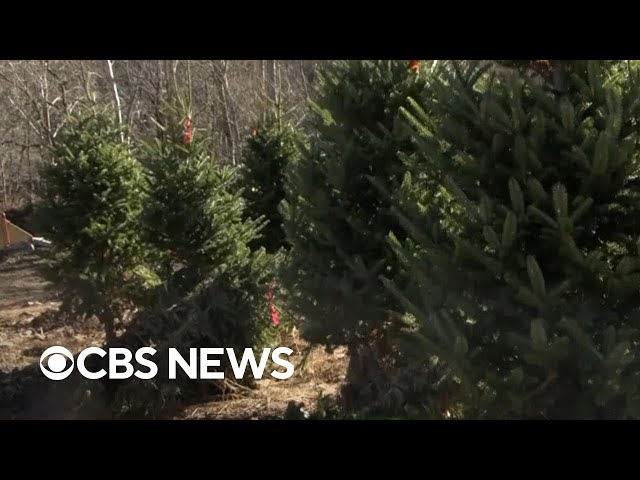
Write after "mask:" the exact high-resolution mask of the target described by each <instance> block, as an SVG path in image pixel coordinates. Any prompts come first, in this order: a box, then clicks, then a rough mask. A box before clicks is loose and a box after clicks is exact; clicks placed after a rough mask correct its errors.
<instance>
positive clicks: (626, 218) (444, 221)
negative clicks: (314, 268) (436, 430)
mask: <svg viewBox="0 0 640 480" xmlns="http://www.w3.org/2000/svg"><path fill="white" fill-rule="evenodd" d="M562 67H563V69H564V70H563V71H564V72H565V73H564V74H565V75H566V77H565V78H564V81H565V82H566V88H565V89H564V90H563V91H558V89H556V88H552V85H549V83H540V82H539V81H534V80H532V79H531V78H530V77H529V76H527V75H524V74H523V73H521V72H518V71H511V72H505V71H501V70H498V71H496V70H493V69H492V68H491V66H490V65H487V66H485V67H484V68H479V67H478V66H477V65H475V64H466V63H460V62H453V63H450V64H449V65H447V68H445V69H444V70H443V71H442V72H441V75H439V76H438V77H433V81H432V82H431V85H430V91H431V95H430V96H429V97H425V100H423V101H421V102H414V103H413V106H412V108H410V109H408V110H406V111H405V112H404V113H405V114H406V115H405V116H406V118H407V119H408V120H409V121H410V123H412V124H413V125H414V127H415V132H416V134H415V137H416V140H417V142H418V144H419V147H420V151H421V155H420V159H419V161H416V162H415V163H414V164H413V167H412V168H413V172H412V175H407V177H406V178H405V182H404V185H403V191H404V192H405V193H406V196H407V198H416V197H420V193H419V191H420V190H421V188H422V185H424V182H425V180H424V179H430V180H431V181H434V182H437V183H438V184H439V185H440V189H439V191H438V193H437V194H435V195H434V196H433V198H432V200H433V202H432V204H430V205H427V206H426V207H420V208H417V207H416V208H413V209H407V208H401V207H398V208H397V210H396V213H397V216H398V218H399V219H400V220H401V221H402V224H403V225H404V226H405V228H406V229H407V230H408V231H410V232H411V235H410V238H407V239H401V238H394V237H393V235H392V237H391V240H392V241H391V244H392V245H393V246H394V249H395V250H396V253H397V255H398V257H399V258H400V259H401V260H402V261H403V263H404V264H405V265H406V266H407V268H409V269H410V271H411V272H412V274H413V278H414V281H413V282H411V284H409V285H404V286H401V285H398V284H397V282H393V281H391V280H386V282H385V283H386V284H387V286H388V288H389V289H390V291H392V292H394V294H395V295H396V297H397V298H398V299H399V301H401V302H402V303H403V306H404V311H406V312H407V316H406V319H407V322H408V326H407V331H406V332H405V335H404V341H405V343H404V344H403V352H405V353H406V354H407V355H411V356H413V358H414V359H416V360H417V361H422V362H426V361H428V359H429V358H431V357H433V356H435V357H436V358H437V359H438V360H439V362H440V364H441V365H445V366H446V368H447V369H448V371H449V374H450V376H451V378H452V379H453V380H454V381H453V384H454V385H457V387H456V391H457V393H456V394H455V395H454V397H453V399H452V400H451V403H450V405H449V408H451V409H454V408H456V407H458V408H459V410H458V412H457V413H458V415H461V416H466V417H476V418H477V417H479V418H496V417H508V418H532V417H536V418H537V417H540V416H542V417H546V418H638V416H639V415H640V403H639V402H640V383H639V381H638V373H639V371H638V368H639V367H640V361H639V360H638V357H637V355H636V354H635V352H634V350H635V348H637V345H638V342H639V341H640V335H639V334H640V330H639V329H638V320H640V300H639V298H640V297H638V288H639V287H640V251H639V250H640V243H639V242H638V239H639V238H640V226H639V224H638V222H637V216H638V213H639V209H640V182H639V181H638V173H639V170H638V169H639V163H638V162H639V151H638V147H637V145H638V143H637V142H638V140H640V135H639V133H638V130H637V123H638V117H639V115H640V70H638V69H637V68H630V69H629V70H628V74H627V75H625V76H624V77H622V76H620V75H617V73H619V72H620V69H619V68H618V67H617V66H616V65H611V64H602V63H599V62H579V61H571V62H566V64H565V65H563V66H562ZM553 77H555V78H556V79H557V77H558V72H554V75H553V76H552V77H551V78H550V79H549V80H548V82H554V79H553Z"/></svg>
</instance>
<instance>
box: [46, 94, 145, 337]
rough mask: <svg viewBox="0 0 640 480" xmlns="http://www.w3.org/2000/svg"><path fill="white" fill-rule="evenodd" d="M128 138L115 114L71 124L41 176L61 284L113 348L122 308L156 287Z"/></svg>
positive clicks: (90, 112) (95, 114) (99, 113)
mask: <svg viewBox="0 0 640 480" xmlns="http://www.w3.org/2000/svg"><path fill="white" fill-rule="evenodd" d="M122 133H123V132H122V130H121V129H120V128H119V127H118V126H117V125H116V123H115V115H113V113H112V112H110V111H106V110H101V109H98V108H94V107H91V108H89V109H85V110H83V111H82V112H81V113H79V114H77V115H73V116H72V117H70V118H69V119H68V121H67V122H66V123H65V125H64V127H63V128H62V129H61V130H60V132H59V133H58V135H57V137H56V143H55V145H54V147H53V149H52V161H51V163H48V164H45V165H44V167H43V171H42V172H41V178H42V185H43V188H42V191H41V200H40V203H39V204H38V206H37V211H36V214H35V215H36V218H37V219H38V220H39V223H40V228H39V231H42V232H43V234H44V235H45V236H46V237H47V238H49V239H50V240H51V242H52V249H51V253H52V255H51V260H52V266H53V267H54V268H55V270H56V271H57V272H58V273H59V275H60V279H59V281H64V282H65V284H66V286H67V287H68V289H69V290H70V293H71V294H72V295H77V296H79V297H80V298H82V299H83V300H84V306H85V308H86V312H87V313H95V314H97V315H98V317H99V318H100V320H101V321H102V322H103V323H104V326H105V331H106V334H107V340H108V341H110V340H112V339H113V338H114V319H115V318H119V317H120V315H121V313H122V311H121V309H122V307H124V306H126V304H127V302H128V301H133V300H137V299H140V298H141V296H143V295H144V292H145V291H146V290H147V289H148V288H151V287H152V286H153V285H154V284H155V281H156V279H155V278H154V276H153V275H151V274H150V273H149V271H148V270H147V269H146V268H145V266H144V265H145V254H146V250H147V248H146V246H145V245H144V243H143V242H142V240H141V236H140V218H141V213H142V209H143V202H144V194H143V182H142V174H141V168H140V165H139V164H138V162H137V161H136V160H135V159H134V158H133V156H132V154H131V151H130V148H129V147H128V145H127V144H125V143H124V142H123V141H122V136H121V135H122Z"/></svg>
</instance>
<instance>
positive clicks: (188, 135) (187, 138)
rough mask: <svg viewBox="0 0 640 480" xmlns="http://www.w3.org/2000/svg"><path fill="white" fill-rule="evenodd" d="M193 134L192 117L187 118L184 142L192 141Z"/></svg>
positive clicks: (187, 143)
mask: <svg viewBox="0 0 640 480" xmlns="http://www.w3.org/2000/svg"><path fill="white" fill-rule="evenodd" d="M192 136H193V134H192V133H191V119H189V118H187V119H186V120H185V121H184V144H185V145H189V143H190V142H191V137H192Z"/></svg>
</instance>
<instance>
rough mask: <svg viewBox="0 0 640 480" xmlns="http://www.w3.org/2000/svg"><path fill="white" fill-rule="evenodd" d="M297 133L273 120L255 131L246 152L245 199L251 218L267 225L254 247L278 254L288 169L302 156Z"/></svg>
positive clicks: (281, 237) (290, 127) (282, 240)
mask: <svg viewBox="0 0 640 480" xmlns="http://www.w3.org/2000/svg"><path fill="white" fill-rule="evenodd" d="M298 141H299V138H298V134H297V132H296V131H295V130H294V128H293V127H292V126H290V125H281V124H280V122H279V121H276V120H275V119H271V120H270V121H268V122H266V123H265V124H264V125H262V126H260V127H258V128H256V129H255V130H254V132H253V135H252V136H250V137H249V138H248V139H247V145H246V148H245V150H244V169H243V182H242V184H243V188H244V190H243V196H244V198H245V201H246V211H247V214H248V215H249V216H251V218H254V219H259V218H265V219H267V220H268V222H269V223H268V224H267V225H266V226H265V228H264V229H263V230H262V231H261V232H260V233H261V237H260V238H259V239H257V240H256V241H255V242H254V244H255V245H257V246H264V247H265V248H266V249H267V251H268V252H275V251H277V250H278V249H280V248H281V247H284V246H285V236H284V230H283V228H282V213H281V212H280V208H279V207H280V203H281V202H282V200H283V199H284V172H285V167H286V166H287V165H288V164H290V163H292V162H295V161H296V160H297V157H298V155H299V146H298Z"/></svg>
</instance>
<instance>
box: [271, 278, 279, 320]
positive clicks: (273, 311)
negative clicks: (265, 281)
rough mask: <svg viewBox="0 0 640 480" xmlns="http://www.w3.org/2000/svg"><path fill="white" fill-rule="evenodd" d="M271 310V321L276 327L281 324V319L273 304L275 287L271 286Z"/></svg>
mask: <svg viewBox="0 0 640 480" xmlns="http://www.w3.org/2000/svg"><path fill="white" fill-rule="evenodd" d="M268 298H269V309H270V310H271V321H272V322H273V325H274V326H275V327H277V326H278V324H279V323H280V319H279V318H278V310H276V306H275V305H274V304H273V285H269V294H268Z"/></svg>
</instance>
